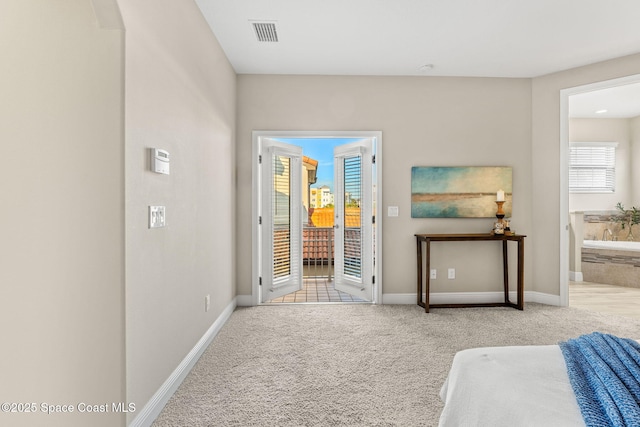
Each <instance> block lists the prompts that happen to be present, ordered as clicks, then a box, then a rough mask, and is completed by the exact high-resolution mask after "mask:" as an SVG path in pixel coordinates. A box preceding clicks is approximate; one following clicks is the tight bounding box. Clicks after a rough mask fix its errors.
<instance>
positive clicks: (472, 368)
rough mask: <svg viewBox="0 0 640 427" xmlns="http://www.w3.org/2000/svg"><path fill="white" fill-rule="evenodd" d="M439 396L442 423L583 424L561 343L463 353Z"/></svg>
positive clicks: (443, 426)
mask: <svg viewBox="0 0 640 427" xmlns="http://www.w3.org/2000/svg"><path fill="white" fill-rule="evenodd" d="M440 397H441V398H442V400H443V401H444V402H445V407H444V410H443V411H442V414H441V416H440V426H441V427H449V426H465V427H468V426H492V427H500V426H532V427H538V426H545V427H546V426H559V427H560V426H584V425H585V424H584V421H583V419H582V415H581V414H580V408H579V407H578V403H577V401H576V398H575V396H574V393H573V390H572V388H571V383H570V382H569V377H568V375H567V369H566V366H565V362H564V358H563V356H562V352H561V351H560V347H559V346H557V345H547V346H520V347H518V346H514V347H485V348H474V349H470V350H464V351H461V352H458V353H457V354H456V355H455V357H454V359H453V365H452V366H451V371H450V372H449V376H448V378H447V380H446V381H445V383H444V385H443V386H442V390H441V391H440Z"/></svg>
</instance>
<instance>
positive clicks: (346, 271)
mask: <svg viewBox="0 0 640 427" xmlns="http://www.w3.org/2000/svg"><path fill="white" fill-rule="evenodd" d="M333 156H334V175H335V178H334V179H335V182H334V184H335V204H334V205H335V210H334V216H335V218H334V228H335V288H336V290H339V291H342V292H346V293H349V294H351V295H353V296H356V297H358V298H360V299H363V300H367V301H372V300H373V284H374V275H373V268H374V266H373V259H374V258H373V257H374V253H373V247H374V242H373V221H374V219H373V218H374V217H373V191H372V180H373V177H372V169H373V143H372V140H371V139H363V140H361V141H357V142H353V143H350V144H345V145H340V146H338V147H335V148H334V151H333Z"/></svg>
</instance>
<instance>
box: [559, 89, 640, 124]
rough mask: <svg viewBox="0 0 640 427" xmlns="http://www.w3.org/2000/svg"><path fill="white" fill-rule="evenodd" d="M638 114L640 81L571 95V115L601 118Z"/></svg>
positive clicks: (639, 114)
mask: <svg viewBox="0 0 640 427" xmlns="http://www.w3.org/2000/svg"><path fill="white" fill-rule="evenodd" d="M602 110H606V111H602ZM637 116H640V83H634V84H627V85H624V86H616V87H612V88H609V89H601V90H595V91H592V92H586V93H581V94H578V95H573V96H571V97H569V117H595V118H600V119H601V118H630V117H637Z"/></svg>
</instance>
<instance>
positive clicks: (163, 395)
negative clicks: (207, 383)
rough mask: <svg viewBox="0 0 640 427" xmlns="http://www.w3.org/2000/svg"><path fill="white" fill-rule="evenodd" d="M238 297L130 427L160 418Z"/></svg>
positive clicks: (234, 305)
mask: <svg viewBox="0 0 640 427" xmlns="http://www.w3.org/2000/svg"><path fill="white" fill-rule="evenodd" d="M236 305H237V303H236V299H235V298H234V299H233V300H232V301H231V302H230V303H229V305H227V307H226V308H225V309H224V310H223V311H222V313H221V314H220V316H218V318H217V319H216V321H215V322H213V325H211V327H210V328H209V329H208V330H207V332H206V333H205V334H204V335H203V336H202V338H200V340H199V341H198V342H197V343H196V345H195V346H194V347H193V348H192V349H191V351H190V352H189V354H187V356H186V357H185V358H184V359H183V360H182V362H180V364H179V365H178V367H177V368H176V369H175V370H174V371H173V372H172V373H171V375H170V376H169V378H167V380H166V381H165V382H164V383H163V384H162V386H160V388H159V389H158V391H156V393H155V394H154V395H153V397H151V399H149V401H148V402H147V404H146V405H144V407H143V408H142V410H141V411H140V412H139V413H138V415H137V416H136V417H135V418H134V419H133V421H131V424H129V427H149V426H151V424H152V423H153V421H154V420H155V419H156V418H158V415H160V412H161V411H162V409H163V408H164V406H165V405H166V404H167V402H168V401H169V399H170V398H171V396H172V395H173V393H175V391H176V390H177V389H178V387H179V386H180V384H182V381H184V379H185V378H186V377H187V374H188V373H189V371H191V369H192V368H193V366H194V365H195V364H196V362H197V361H198V359H200V356H202V353H204V351H205V350H206V349H207V347H208V346H209V344H211V341H212V340H213V338H215V336H216V335H217V334H218V332H220V329H221V328H222V326H223V325H224V324H225V323H226V322H227V320H229V316H231V313H233V310H235V308H236Z"/></svg>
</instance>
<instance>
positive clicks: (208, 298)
mask: <svg viewBox="0 0 640 427" xmlns="http://www.w3.org/2000/svg"><path fill="white" fill-rule="evenodd" d="M209 307H211V296H210V295H207V296H205V297H204V311H205V312H207V311H209Z"/></svg>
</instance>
